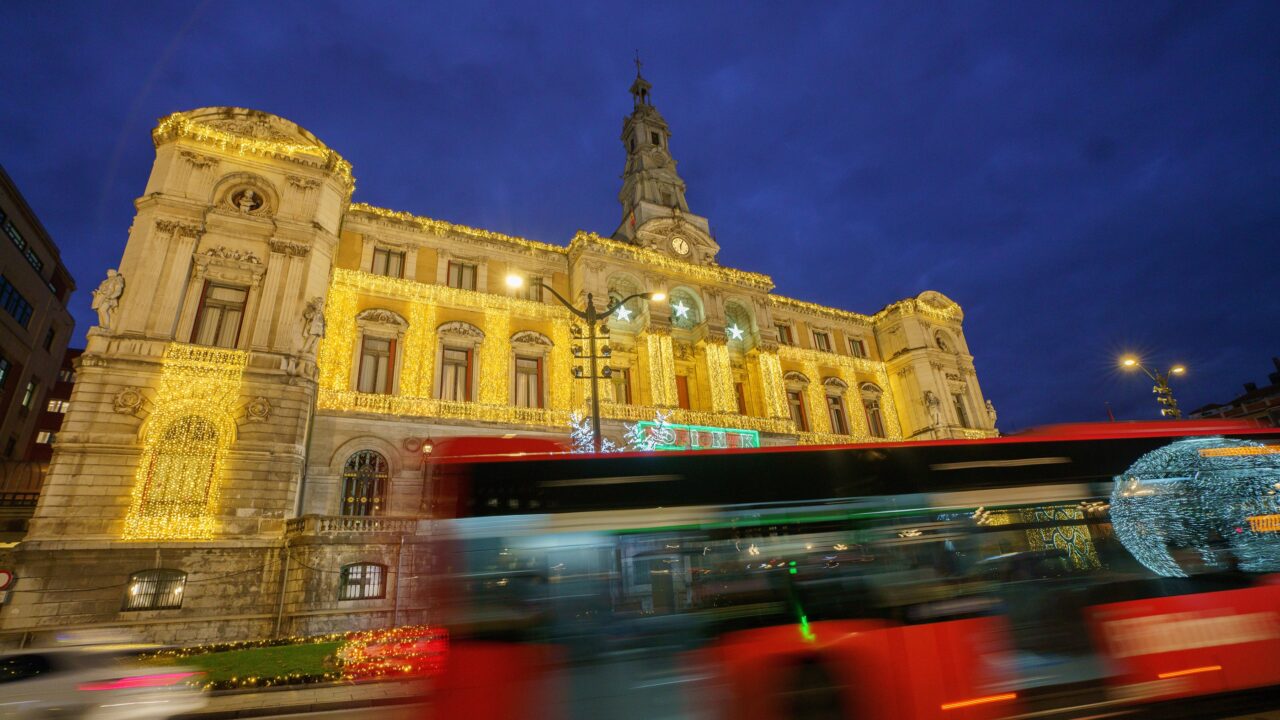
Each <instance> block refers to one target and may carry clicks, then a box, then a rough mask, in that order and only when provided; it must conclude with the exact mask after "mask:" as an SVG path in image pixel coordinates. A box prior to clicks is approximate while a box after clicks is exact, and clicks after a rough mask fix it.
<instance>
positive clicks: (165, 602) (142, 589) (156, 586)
mask: <svg viewBox="0 0 1280 720" xmlns="http://www.w3.org/2000/svg"><path fill="white" fill-rule="evenodd" d="M186 586H187V574H186V573H184V572H182V571H181V570H163V569H155V570H139V571H138V572H136V573H134V574H132V575H130V576H129V586H128V588H127V589H126V590H125V595H124V607H122V608H121V609H122V610H174V609H177V608H180V607H182V591H183V589H184V588H185V587H186Z"/></svg>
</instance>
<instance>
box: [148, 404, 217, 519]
mask: <svg viewBox="0 0 1280 720" xmlns="http://www.w3.org/2000/svg"><path fill="white" fill-rule="evenodd" d="M156 447H157V449H156V451H155V454H154V455H152V456H151V467H150V469H149V472H148V473H147V481H146V485H145V486H143V488H142V511H143V515H146V516H149V517H169V518H174V519H179V518H183V517H192V518H194V517H199V516H201V515H204V514H205V513H206V512H207V511H208V497H209V487H210V485H211V484H212V482H213V471H214V468H215V467H216V466H217V463H218V450H219V447H218V427H217V426H216V425H214V424H213V423H212V422H210V421H209V420H207V419H205V418H203V417H200V416H199V415H184V416H183V417H180V418H178V419H177V420H174V421H173V422H172V423H170V425H169V426H168V427H166V428H165V429H164V434H163V435H162V437H161V440H160V442H159V443H157V446H156Z"/></svg>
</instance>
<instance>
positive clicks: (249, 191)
mask: <svg viewBox="0 0 1280 720" xmlns="http://www.w3.org/2000/svg"><path fill="white" fill-rule="evenodd" d="M261 206H262V200H260V199H259V198H258V194H257V193H255V192H254V191H253V188H246V189H245V190H244V191H242V192H241V193H240V194H239V195H237V196H236V207H237V208H238V209H239V210H240V212H242V213H251V212H253V211H254V210H257V209H258V208H259V207H261Z"/></svg>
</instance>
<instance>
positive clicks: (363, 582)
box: [338, 563, 387, 600]
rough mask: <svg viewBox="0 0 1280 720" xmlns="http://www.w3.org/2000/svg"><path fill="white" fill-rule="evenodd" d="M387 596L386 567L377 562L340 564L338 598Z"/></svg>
mask: <svg viewBox="0 0 1280 720" xmlns="http://www.w3.org/2000/svg"><path fill="white" fill-rule="evenodd" d="M386 596H387V567H386V566H385V565H379V564H377V563H352V564H350V565H343V566H342V573H341V575H340V577H339V579H338V599H339V600H370V599H375V598H382V597H386Z"/></svg>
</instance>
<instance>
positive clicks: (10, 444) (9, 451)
mask: <svg viewBox="0 0 1280 720" xmlns="http://www.w3.org/2000/svg"><path fill="white" fill-rule="evenodd" d="M17 444H18V436H17V435H10V436H9V439H8V440H6V441H5V443H4V456H5V457H7V458H11V457H13V448H14V446H15V445H17Z"/></svg>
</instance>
